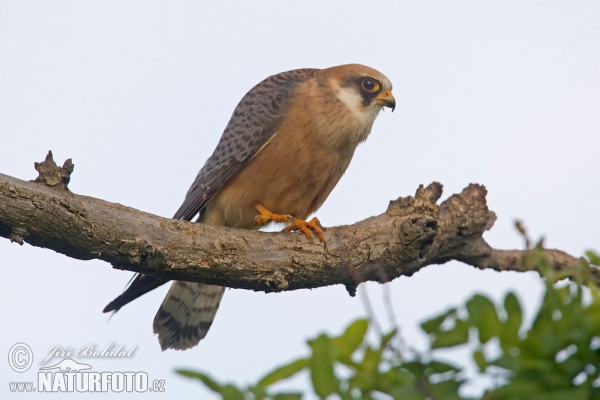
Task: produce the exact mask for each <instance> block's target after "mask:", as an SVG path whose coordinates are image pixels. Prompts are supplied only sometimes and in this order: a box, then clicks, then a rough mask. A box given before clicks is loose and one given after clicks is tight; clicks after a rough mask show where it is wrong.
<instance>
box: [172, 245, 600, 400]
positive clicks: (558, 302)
mask: <svg viewBox="0 0 600 400" xmlns="http://www.w3.org/2000/svg"><path fill="white" fill-rule="evenodd" d="M587 255H588V258H589V260H590V262H592V263H594V264H596V263H597V262H598V261H599V260H600V258H598V256H597V255H596V254H595V253H592V252H589V253H588V254H587ZM537 256H538V260H537V262H538V265H539V270H540V272H541V273H542V275H543V276H544V279H545V286H546V290H545V294H544V298H543V301H542V305H541V307H540V309H539V311H538V313H537V315H536V316H535V317H534V320H533V323H532V324H531V326H530V327H528V328H527V327H525V326H524V321H523V312H522V307H521V304H520V303H519V300H518V299H517V297H516V296H515V294H514V293H508V294H507V295H506V296H505V297H504V301H503V302H502V304H494V302H493V301H492V300H490V299H489V298H488V297H486V296H484V295H481V294H476V295H474V296H473V297H471V298H470V299H469V300H468V301H467V302H466V303H465V304H464V306H462V307H459V308H452V309H450V310H448V311H446V312H444V313H442V314H441V315H438V316H436V317H434V318H431V319H429V320H427V321H425V322H423V323H422V324H421V328H422V329H423V331H424V332H425V333H426V334H427V335H428V336H429V338H430V350H429V351H426V352H423V353H421V354H416V355H415V356H413V357H412V358H411V359H404V358H402V357H401V356H400V354H399V353H398V352H397V351H395V350H394V349H393V348H392V346H390V342H391V341H392V339H393V338H394V336H395V335H396V334H397V332H396V331H395V330H394V331H392V332H389V333H388V334H386V335H383V336H382V337H381V338H380V339H379V340H378V343H377V344H375V345H374V344H372V343H369V340H367V339H366V337H367V331H368V328H369V322H368V321H367V320H364V319H360V320H357V321H355V322H353V323H352V324H350V326H348V327H347V328H346V330H345V331H344V332H343V333H342V334H341V335H339V336H330V335H327V334H325V333H322V334H320V335H319V336H317V337H315V338H314V339H311V340H309V341H308V345H309V347H310V355H309V356H307V357H305V358H300V359H297V360H294V361H292V362H290V363H288V364H285V365H283V366H281V367H279V368H276V369H275V370H273V371H271V372H270V373H268V374H266V375H265V376H264V377H263V378H262V379H260V380H259V381H258V382H257V383H256V384H254V385H250V386H248V387H245V388H242V387H238V386H235V385H233V384H221V383H218V382H216V381H215V380H213V379H212V378H210V377H209V376H208V375H206V374H204V373H201V372H195V371H188V370H179V371H178V373H179V374H181V375H184V376H187V377H190V378H194V379H198V380H200V381H201V382H202V383H203V384H204V385H206V386H207V387H208V388H209V389H211V390H213V391H214V392H217V393H219V394H220V395H221V396H222V398H223V399H224V400H298V399H301V398H302V397H303V394H302V393H296V392H276V391H274V390H273V388H272V385H274V384H276V383H279V382H281V381H283V380H285V379H287V378H290V377H292V376H295V375H296V374H298V373H301V372H302V371H307V372H308V373H309V374H310V378H311V382H312V386H313V390H314V393H315V394H316V395H317V396H318V397H319V398H321V399H326V398H337V399H342V400H354V399H361V400H369V399H389V398H393V399H406V400H421V399H443V400H453V399H465V398H466V397H464V396H462V395H461V394H460V388H461V386H462V385H463V384H465V382H466V380H465V377H464V376H465V372H464V370H465V368H464V366H456V365H452V364H449V363H447V362H443V361H441V360H439V359H437V358H436V351H437V350H439V349H446V348H453V347H457V346H468V348H469V349H471V350H472V355H473V359H474V361H475V363H476V364H477V366H478V368H479V373H480V374H483V375H488V376H491V377H493V378H494V380H495V381H496V382H497V386H496V387H495V388H493V389H491V390H489V391H487V392H486V393H485V394H484V395H483V398H485V399H517V400H518V399H555V400H562V399H565V400H567V399H568V400H573V399H574V400H577V399H582V400H583V399H600V292H599V290H598V288H597V286H596V285H595V283H594V281H593V279H592V278H591V274H590V269H591V268H593V267H590V265H589V264H588V263H587V262H582V264H581V265H580V266H579V267H578V268H576V269H574V270H572V271H567V272H561V273H557V272H554V271H552V270H551V269H550V267H549V265H548V263H547V260H545V259H544V256H543V253H542V252H539V253H537ZM565 278H569V279H570V280H569V281H567V282H566V283H565V282H561V283H559V284H557V282H559V281H561V280H563V279H565ZM493 350H495V351H493ZM492 353H494V354H495V355H494V356H490V354H492Z"/></svg>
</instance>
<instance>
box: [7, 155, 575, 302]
mask: <svg viewBox="0 0 600 400" xmlns="http://www.w3.org/2000/svg"><path fill="white" fill-rule="evenodd" d="M36 169H37V170H38V171H39V172H40V176H39V177H38V178H37V179H36V181H35V182H26V181H22V180H19V179H16V178H13V177H10V176H6V175H2V174H0V236H3V237H5V238H8V239H10V240H11V241H15V242H18V243H21V244H22V243H23V242H27V243H29V244H31V245H33V246H38V247H44V248H48V249H52V250H55V251H57V252H59V253H62V254H64V255H66V256H69V257H72V258H77V259H81V260H89V259H94V258H96V259H100V260H104V261H106V262H108V263H110V264H112V265H113V267H114V268H118V269H124V270H130V271H136V272H143V273H145V274H150V275H154V276H159V277H163V278H168V279H178V280H186V281H194V282H204V283H211V284H218V285H222V286H228V287H233V288H241V289H250V290H259V291H265V292H273V291H282V290H295V289H302V288H316V287H321V286H327V285H334V284H343V285H345V286H346V287H347V289H348V291H349V292H350V294H354V292H355V289H356V286H357V285H358V284H359V283H360V282H363V281H367V280H368V281H378V282H387V281H390V280H392V279H394V278H397V277H398V276H401V275H412V274H413V273H414V272H416V271H418V270H419V269H421V268H423V267H425V266H427V265H430V264H443V263H445V262H447V261H449V260H453V259H454V260H458V261H462V262H465V263H467V264H470V265H472V266H475V267H478V268H482V269H483V268H492V269H495V270H499V271H503V270H512V271H529V270H532V269H535V268H536V263H535V262H534V259H535V257H533V256H532V251H531V250H524V251H519V250H496V249H493V248H491V247H490V246H489V245H488V244H487V243H486V242H485V240H483V238H482V234H483V233H484V232H485V231H486V230H488V229H490V228H491V227H492V225H493V223H494V221H495V219H496V215H495V214H494V212H492V211H490V210H488V208H487V204H486V199H485V196H486V194H487V191H486V189H485V187H484V186H482V185H477V184H471V185H469V186H468V187H466V188H465V189H464V190H463V191H462V192H461V193H460V194H455V195H452V196H451V197H450V198H448V199H447V200H445V201H444V202H443V203H441V204H440V205H438V204H436V202H437V200H439V198H440V196H441V195H442V185H441V184H439V183H437V182H434V183H432V184H430V185H429V186H427V187H426V188H424V187H423V186H420V187H419V189H418V190H417V192H416V194H415V196H414V197H401V198H399V199H397V200H395V201H392V202H390V204H389V207H388V209H387V210H386V211H385V212H384V213H383V214H381V215H378V216H376V217H371V218H367V219H365V220H363V221H360V222H357V223H355V224H353V225H347V226H339V227H334V228H328V229H327V231H326V236H327V243H326V245H323V244H321V243H320V242H319V241H318V240H316V239H315V240H309V239H307V238H306V237H305V236H304V235H303V234H300V233H266V232H258V231H248V230H241V229H230V228H225V227H213V226H207V225H204V224H199V223H193V222H187V221H178V220H173V219H169V218H162V217H159V216H156V215H152V214H148V213H145V212H142V211H138V210H135V209H133V208H130V207H125V206H123V205H120V204H115V203H110V202H107V201H104V200H100V199H96V198H92V197H87V196H81V195H77V194H74V193H72V192H71V191H69V189H68V187H67V184H68V182H69V179H70V174H71V172H72V171H73V164H72V163H71V161H70V160H67V162H66V163H65V165H64V166H63V167H58V166H56V164H55V163H54V161H53V160H52V155H51V153H49V154H48V157H47V158H46V161H44V162H43V163H36ZM544 252H545V254H546V256H547V257H548V259H549V262H550V264H551V265H552V266H553V267H554V268H556V269H562V270H564V269H572V268H574V267H575V266H576V265H577V264H578V263H580V262H584V263H585V260H584V259H577V258H575V257H572V256H570V255H568V254H566V253H564V252H562V251H559V250H544Z"/></svg>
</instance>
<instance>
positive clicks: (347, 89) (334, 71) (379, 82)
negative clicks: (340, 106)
mask: <svg viewBox="0 0 600 400" xmlns="http://www.w3.org/2000/svg"><path fill="white" fill-rule="evenodd" d="M323 73H324V77H325V79H326V81H327V84H328V86H330V88H331V89H332V90H333V91H334V93H335V94H336V96H337V98H338V99H339V100H340V101H342V102H343V103H344V104H345V105H346V106H347V107H348V108H349V109H350V110H351V111H352V112H353V114H354V115H355V116H357V117H359V118H360V119H361V120H370V121H373V120H374V119H375V117H376V116H377V114H379V112H380V111H381V110H382V109H383V108H384V107H389V108H391V109H392V111H394V109H395V108H396V99H395V98H394V96H393V95H392V83H391V82H390V80H389V79H388V78H387V77H386V76H385V75H383V74H382V73H381V72H379V71H377V70H375V69H373V68H370V67H367V66H365V65H360V64H348V65H340V66H337V67H332V68H327V69H325V70H323Z"/></svg>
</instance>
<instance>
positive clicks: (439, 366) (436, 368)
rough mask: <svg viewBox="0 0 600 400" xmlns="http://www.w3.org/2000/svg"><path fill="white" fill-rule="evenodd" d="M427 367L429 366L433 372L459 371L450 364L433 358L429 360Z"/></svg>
mask: <svg viewBox="0 0 600 400" xmlns="http://www.w3.org/2000/svg"><path fill="white" fill-rule="evenodd" d="M428 367H429V368H431V370H432V371H433V373H435V374H444V373H446V372H450V371H454V372H459V371H460V369H458V368H456V367H455V366H454V365H452V364H448V363H444V362H441V361H435V360H434V361H431V362H430V363H429V365H428Z"/></svg>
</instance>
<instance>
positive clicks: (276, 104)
mask: <svg viewBox="0 0 600 400" xmlns="http://www.w3.org/2000/svg"><path fill="white" fill-rule="evenodd" d="M316 72H317V70H315V69H298V70H293V71H288V72H282V73H280V74H277V75H272V76H270V77H268V78H267V79H265V80H264V81H262V82H261V83H259V84H258V85H256V86H255V87H253V88H252V89H251V90H250V91H249V92H248V93H247V94H246V95H245V96H244V97H243V98H242V100H241V101H240V103H239V104H238V105H237V107H236V108H235V110H234V111H233V115H232V116H231V119H230V120H229V123H228V124H227V127H226V128H225V131H224V132H223V136H221V140H219V143H218V144H217V147H216V149H215V151H214V153H213V154H212V156H210V158H209V159H208V160H207V161H206V163H205V164H204V167H202V169H201V170H200V172H199V173H198V176H197V177H196V179H195V180H194V183H192V186H191V187H190V189H189V190H188V192H187V195H186V198H185V200H184V202H183V204H182V205H181V207H179V210H177V212H176V213H175V216H174V217H173V218H175V219H183V220H187V221H191V220H192V218H194V216H196V215H197V214H199V215H200V216H199V218H198V220H199V221H201V219H202V211H203V210H204V208H205V207H206V204H207V203H208V202H209V201H210V199H211V198H212V197H213V196H214V195H215V194H216V193H217V192H218V191H219V190H220V189H221V188H222V187H223V186H224V185H225V184H226V183H227V181H228V180H229V179H231V178H232V177H233V176H234V175H235V174H236V173H237V172H239V171H240V170H241V169H242V168H243V167H244V166H245V165H246V164H247V163H248V161H250V160H251V159H252V157H254V156H255V155H256V154H257V153H258V151H260V150H261V149H262V148H263V146H264V145H265V144H266V143H267V142H268V141H269V140H270V139H271V137H272V136H273V135H274V134H275V132H277V129H279V126H280V125H281V122H282V121H283V117H284V114H285V112H286V110H287V107H288V104H289V101H290V100H291V99H293V97H294V92H295V89H296V88H297V86H298V85H299V84H300V83H301V82H303V81H306V80H307V79H310V78H312V77H314V76H315V74H316Z"/></svg>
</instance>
